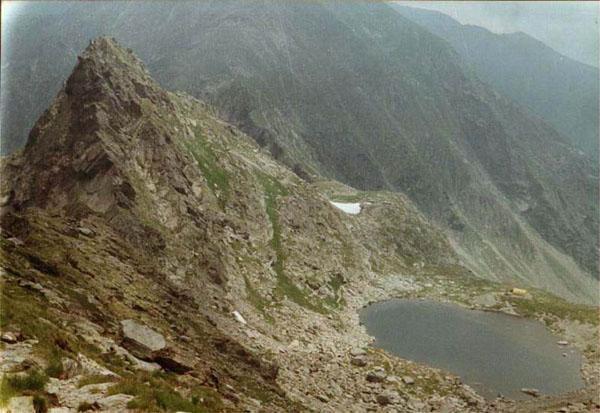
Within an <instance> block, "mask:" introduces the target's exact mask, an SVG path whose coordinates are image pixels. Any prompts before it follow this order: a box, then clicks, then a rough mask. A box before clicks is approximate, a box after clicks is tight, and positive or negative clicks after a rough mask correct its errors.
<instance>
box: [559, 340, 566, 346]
mask: <svg viewBox="0 0 600 413" xmlns="http://www.w3.org/2000/svg"><path fill="white" fill-rule="evenodd" d="M556 344H558V345H559V346H568V345H569V342H568V341H567V340H559V341H557V342H556Z"/></svg>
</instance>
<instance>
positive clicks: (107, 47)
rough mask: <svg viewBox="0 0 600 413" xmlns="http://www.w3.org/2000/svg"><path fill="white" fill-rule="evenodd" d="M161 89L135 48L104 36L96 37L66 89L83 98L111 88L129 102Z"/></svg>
mask: <svg viewBox="0 0 600 413" xmlns="http://www.w3.org/2000/svg"><path fill="white" fill-rule="evenodd" d="M158 89H160V88H159V86H158V85H157V84H156V82H155V81H154V80H153V79H152V78H151V77H150V75H149V74H148V71H147V70H146V68H145V67H144V65H143V63H142V62H141V61H140V60H139V59H138V58H137V56H136V55H135V54H134V53H133V51H132V50H131V49H125V48H123V47H122V46H121V45H119V43H117V41H116V40H115V39H111V38H107V37H100V38H97V39H95V40H92V41H91V42H90V45H89V46H88V47H87V48H86V50H85V51H84V52H83V53H82V54H81V55H80V56H79V57H78V63H77V65H76V67H75V69H74V70H73V73H72V74H71V76H70V77H69V79H68V80H67V82H66V85H65V89H64V90H65V93H66V94H67V95H69V96H75V97H78V98H80V99H90V98H92V99H93V98H95V97H96V98H98V97H99V94H100V93H101V92H102V91H111V92H112V93H114V95H115V97H116V98H117V99H118V100H120V101H122V102H126V101H127V100H135V99H136V98H142V97H143V98H151V97H152V96H151V95H153V94H160V93H159V92H158ZM115 109H119V108H115Z"/></svg>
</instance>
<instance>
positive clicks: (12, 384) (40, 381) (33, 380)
mask: <svg viewBox="0 0 600 413" xmlns="http://www.w3.org/2000/svg"><path fill="white" fill-rule="evenodd" d="M46 383H48V376H47V375H46V374H45V373H43V372H42V371H39V370H31V371H29V372H27V373H26V374H18V375H16V374H15V375H4V376H3V377H2V379H1V380H0V406H5V405H6V404H7V403H8V400H10V398H11V397H15V396H19V395H23V394H25V395H30V396H34V397H36V398H37V399H43V396H42V394H43V391H44V387H46ZM37 403H38V404H42V401H38V402H37ZM43 403H45V399H44V402H43Z"/></svg>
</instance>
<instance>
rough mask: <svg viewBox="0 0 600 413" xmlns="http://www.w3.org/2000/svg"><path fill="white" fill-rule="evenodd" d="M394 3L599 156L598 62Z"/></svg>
mask: <svg viewBox="0 0 600 413" xmlns="http://www.w3.org/2000/svg"><path fill="white" fill-rule="evenodd" d="M393 7H394V9H395V10H396V11H398V12H399V13H400V14H402V15H403V16H404V17H406V18H408V19H410V20H412V21H414V22H415V23H417V24H419V25H421V26H422V27H423V28H425V29H427V30H429V31H430V32H431V33H433V34H436V35H437V36H439V37H441V38H442V39H444V40H446V41H447V42H448V43H450V45H451V46H452V47H453V48H454V49H455V50H456V51H457V52H458V53H459V54H460V57H461V59H462V60H463V62H464V63H465V65H466V66H467V67H470V68H471V69H473V70H474V72H475V73H476V75H477V76H479V78H480V79H481V80H483V81H484V82H486V83H488V84H489V85H491V86H492V87H494V88H495V89H496V90H497V91H499V92H500V93H502V94H504V95H506V96H508V97H510V98H512V99H514V100H515V101H516V102H518V103H520V104H521V105H522V106H524V107H526V108H527V109H529V110H530V111H531V112H532V113H533V114H535V115H537V116H540V117H541V118H543V119H544V120H545V121H546V122H548V123H549V124H550V125H552V126H553V127H554V128H555V129H556V130H557V131H559V132H560V133H561V134H563V135H564V136H565V137H567V138H569V140H570V141H571V143H572V144H573V146H575V147H577V148H579V149H580V150H582V151H584V152H585V153H587V154H588V155H590V156H592V157H594V158H596V159H597V158H598V149H599V148H598V96H599V94H598V93H599V92H598V90H599V89H598V88H599V86H598V85H599V82H600V73H599V72H598V68H596V67H593V66H589V65H586V64H584V63H581V62H578V61H575V60H573V59H570V58H568V57H566V56H563V55H562V54H560V53H558V52H556V51H554V50H553V49H551V48H550V47H548V46H546V45H545V44H544V43H542V42H540V41H538V40H536V39H534V38H533V37H531V36H528V35H527V34H525V33H522V32H521V33H510V34H495V33H492V32H490V31H488V30H486V29H484V28H482V27H478V26H472V25H463V24H461V23H459V22H458V21H456V20H454V19H452V18H451V17H449V16H447V15H446V14H443V13H440V12H436V11H430V10H424V9H420V8H413V7H406V6H400V5H396V4H394V5H393Z"/></svg>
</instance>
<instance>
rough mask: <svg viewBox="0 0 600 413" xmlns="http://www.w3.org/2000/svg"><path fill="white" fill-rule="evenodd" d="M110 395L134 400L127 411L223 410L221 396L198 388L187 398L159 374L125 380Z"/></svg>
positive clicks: (198, 411)
mask: <svg viewBox="0 0 600 413" xmlns="http://www.w3.org/2000/svg"><path fill="white" fill-rule="evenodd" d="M108 394H109V395H113V394H129V395H131V396H134V397H135V398H134V399H133V400H131V401H130V402H129V403H128V404H127V407H128V408H130V409H138V410H140V411H161V412H176V411H185V412H189V413H204V412H209V411H219V410H221V409H222V407H223V405H222V402H221V398H220V396H219V395H218V393H216V392H215V391H214V390H212V389H209V388H204V387H199V388H196V389H194V391H192V393H191V395H190V397H189V398H185V397H183V396H182V395H181V394H180V393H179V392H177V391H176V390H175V389H174V388H173V386H172V385H171V384H170V383H169V382H168V380H167V379H166V378H165V377H163V376H162V375H160V374H153V375H146V374H139V375H136V376H131V377H127V378H124V379H122V380H121V381H119V382H117V383H116V384H115V385H114V386H112V387H110V388H109V389H108Z"/></svg>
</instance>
